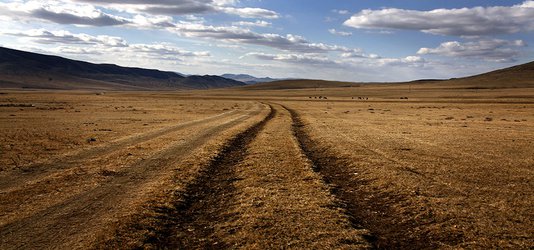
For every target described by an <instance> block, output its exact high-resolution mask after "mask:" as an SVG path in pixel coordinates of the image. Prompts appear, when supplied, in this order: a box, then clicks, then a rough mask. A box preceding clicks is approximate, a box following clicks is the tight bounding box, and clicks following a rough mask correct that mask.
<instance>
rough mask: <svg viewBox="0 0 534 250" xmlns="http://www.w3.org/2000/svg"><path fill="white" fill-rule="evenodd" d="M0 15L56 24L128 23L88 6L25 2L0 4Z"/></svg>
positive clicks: (93, 24)
mask: <svg viewBox="0 0 534 250" xmlns="http://www.w3.org/2000/svg"><path fill="white" fill-rule="evenodd" d="M0 15H3V16H8V17H10V18H12V19H21V18H33V19H42V20H47V21H50V22H54V23H58V24H78V25H91V26H113V25H124V24H127V23H129V21H128V20H127V19H125V18H122V17H119V16H115V15H110V14H106V13H104V12H102V11H101V10H99V9H97V8H95V7H94V6H92V5H88V4H82V5H80V4H69V3H62V2H43V1H25V2H20V1H19V2H10V3H0Z"/></svg>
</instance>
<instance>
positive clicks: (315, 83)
mask: <svg viewBox="0 0 534 250" xmlns="http://www.w3.org/2000/svg"><path fill="white" fill-rule="evenodd" d="M359 86H360V84H358V83H351V82H335V81H323V80H306V79H300V80H299V79H296V80H281V81H274V82H267V83H258V84H254V85H248V86H244V87H241V88H243V89H246V90H277V89H309V88H339V87H359Z"/></svg>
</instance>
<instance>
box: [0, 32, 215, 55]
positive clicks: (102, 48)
mask: <svg viewBox="0 0 534 250" xmlns="http://www.w3.org/2000/svg"><path fill="white" fill-rule="evenodd" d="M0 34H2V35H10V36H16V37H24V38H29V39H31V41H32V42H36V43H41V44H49V45H59V46H57V47H55V48H54V49H52V51H54V52H56V53H60V54H86V55H100V54H104V53H106V54H113V53H117V54H118V55H131V54H135V55H143V56H144V57H146V58H152V59H158V60H180V59H181V58H183V57H209V56H210V53H209V52H208V51H187V50H183V49H180V48H177V47H175V46H172V45H170V44H163V43H159V44H129V43H128V42H127V41H125V40H124V39H122V38H120V37H115V36H107V35H98V36H91V35H88V34H83V33H79V34H73V33H71V32H69V31H65V30H59V31H47V30H44V29H35V30H28V31H18V32H1V33H0ZM88 45H89V46H88Z"/></svg>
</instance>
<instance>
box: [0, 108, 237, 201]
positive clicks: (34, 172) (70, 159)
mask: <svg viewBox="0 0 534 250" xmlns="http://www.w3.org/2000/svg"><path fill="white" fill-rule="evenodd" d="M235 113H237V111H235V110H233V111H230V112H225V113H222V114H218V115H215V116H210V117H207V118H203V119H199V120H194V121H190V122H185V123H180V124H177V125H174V126H171V127H166V128H162V129H159V130H156V131H152V132H147V133H144V134H141V135H137V136H133V137H127V138H124V139H119V140H117V141H114V142H112V143H110V144H107V145H104V146H100V147H95V148H90V149H87V150H83V151H81V152H78V153H75V154H73V155H67V156H64V157H60V158H59V159H56V160H54V161H53V162H49V163H42V164H35V165H30V166H26V167H24V168H21V169H18V170H15V171H10V172H8V173H5V174H3V173H2V174H1V175H0V190H3V191H5V190H7V189H10V188H13V187H16V186H20V185H21V183H26V182H28V181H36V180H39V179H40V178H43V177H46V176H47V175H49V174H51V173H54V172H57V171H60V170H66V169H70V168H74V167H76V166H78V165H80V164H83V163H84V162H86V161H88V160H89V159H92V158H95V157H102V156H103V155H106V154H111V153H113V152H115V151H118V150H120V149H122V148H125V147H129V146H133V145H136V144H140V143H143V142H147V141H150V140H153V139H156V138H158V137H161V136H164V135H166V134H170V133H173V132H176V131H179V130H181V129H185V128H189V127H193V126H196V125H199V124H202V123H206V122H211V121H215V120H217V119H221V118H224V117H230V116H232V115H235Z"/></svg>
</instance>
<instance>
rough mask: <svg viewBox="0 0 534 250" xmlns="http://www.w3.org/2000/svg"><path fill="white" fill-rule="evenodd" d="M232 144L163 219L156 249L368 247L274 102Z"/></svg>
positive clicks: (359, 230)
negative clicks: (264, 114)
mask: <svg viewBox="0 0 534 250" xmlns="http://www.w3.org/2000/svg"><path fill="white" fill-rule="evenodd" d="M272 109H273V111H272V112H271V114H270V115H269V116H268V117H267V118H266V119H265V120H264V121H262V122H260V123H258V124H257V125H255V126H254V127H252V128H250V129H249V130H247V131H245V132H243V133H241V134H239V135H238V136H237V137H236V138H235V139H233V140H232V141H230V143H229V144H228V146H227V147H226V148H225V150H224V151H222V154H220V155H219V157H217V158H216V160H215V161H213V162H212V164H210V165H209V167H208V168H206V170H205V171H204V172H203V174H202V176H200V177H199V178H198V179H197V181H196V182H195V183H194V184H193V185H191V186H189V187H188V189H187V190H188V192H187V193H186V194H187V195H188V198H187V199H186V200H185V201H182V200H177V201H176V202H175V204H174V206H173V207H174V208H175V209H174V210H171V211H167V216H164V217H163V218H161V217H160V219H161V220H162V222H165V223H167V225H166V227H165V228H164V229H163V230H160V231H159V232H155V234H156V235H160V236H162V237H159V238H157V239H151V240H152V242H151V243H153V244H154V245H155V246H156V248H170V249H172V248H179V249H182V248H183V249H195V248H196V249H198V248H208V249H209V248H245V249H249V248H256V249H264V248H288V247H289V248H336V249H354V248H368V247H369V245H368V243H367V241H366V240H365V236H366V235H367V231H366V230H363V229H355V228H354V227H353V225H352V224H351V223H350V220H349V218H348V217H347V216H346V215H345V214H344V210H343V208H341V204H339V203H338V202H337V200H336V199H335V197H333V196H332V195H331V194H330V189H329V187H328V186H326V185H325V184H324V183H323V182H322V180H321V177H320V176H319V175H317V174H316V173H315V172H314V171H313V170H312V165H311V164H310V162H309V160H308V159H306V157H305V156H304V154H303V153H302V151H301V149H300V147H299V144H298V142H297V139H296V138H295V137H294V135H293V130H292V120H291V116H290V113H289V112H288V111H287V110H285V109H284V108H283V107H281V106H279V105H272Z"/></svg>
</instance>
